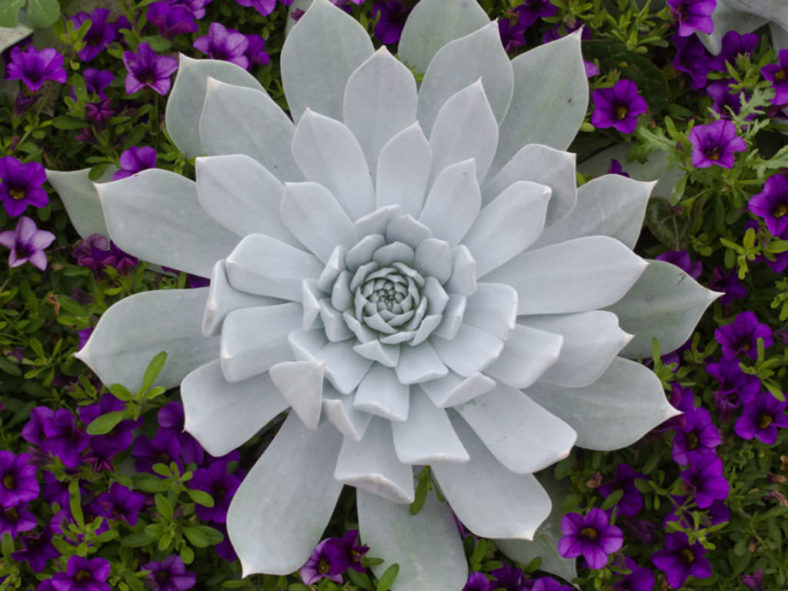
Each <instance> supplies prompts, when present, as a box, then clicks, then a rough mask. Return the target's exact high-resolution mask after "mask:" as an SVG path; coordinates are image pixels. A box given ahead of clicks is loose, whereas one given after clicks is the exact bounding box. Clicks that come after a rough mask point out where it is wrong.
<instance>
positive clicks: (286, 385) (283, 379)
mask: <svg viewBox="0 0 788 591" xmlns="http://www.w3.org/2000/svg"><path fill="white" fill-rule="evenodd" d="M324 370H325V366H324V365H323V364H322V363H320V362H317V361H283V362H281V363H277V364H276V365H274V366H272V367H271V369H269V370H268V375H269V376H270V377H271V381H272V382H273V383H274V386H276V389H277V390H279V393H280V394H281V395H282V397H283V398H284V399H285V400H287V401H288V402H289V403H290V406H292V407H293V411H294V412H295V413H296V414H297V415H298V418H299V419H301V422H302V423H304V425H305V426H306V428H307V429H311V430H313V431H314V430H315V429H317V426H318V424H319V423H320V410H321V407H322V402H323V373H324Z"/></svg>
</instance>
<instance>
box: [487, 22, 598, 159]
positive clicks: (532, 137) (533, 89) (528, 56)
mask: <svg viewBox="0 0 788 591" xmlns="http://www.w3.org/2000/svg"><path fill="white" fill-rule="evenodd" d="M512 67H513V68H514V97H513V98H512V104H511V105H510V106H509V111H508V112H507V113H506V117H505V118H504V120H503V123H501V138H500V142H499V145H498V153H497V154H496V155H495V162H494V163H493V171H497V170H500V169H501V167H502V166H503V165H504V164H506V163H507V162H508V161H509V159H510V158H511V157H512V156H514V154H515V152H517V150H519V149H520V148H521V147H522V146H525V145H527V144H544V145H546V146H550V147H552V148H555V149H557V150H566V148H567V147H568V146H569V144H570V143H571V142H572V140H573V139H574V138H575V135H577V131H578V129H580V124H581V123H582V122H583V118H584V117H585V113H586V108H587V106H588V81H587V79H586V73H585V66H584V65H583V56H582V54H581V52H580V31H577V32H575V33H570V34H569V35H567V36H566V37H562V38H561V39H558V40H557V41H551V42H550V43H545V44H544V45H540V46H539V47H536V48H534V49H531V50H530V51H527V52H525V53H524V54H522V55H520V56H517V57H516V58H515V59H514V60H512Z"/></svg>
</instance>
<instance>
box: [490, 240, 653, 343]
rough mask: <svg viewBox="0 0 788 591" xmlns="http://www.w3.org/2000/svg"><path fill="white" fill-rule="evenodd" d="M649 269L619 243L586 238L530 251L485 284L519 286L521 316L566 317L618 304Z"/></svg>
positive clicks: (518, 310) (503, 268) (503, 266)
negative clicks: (556, 315)
mask: <svg viewBox="0 0 788 591" xmlns="http://www.w3.org/2000/svg"><path fill="white" fill-rule="evenodd" d="M645 268H646V262H645V261H644V260H643V259H641V258H640V257H639V256H637V255H636V254H634V253H633V252H632V251H631V250H630V249H629V248H627V247H626V246H624V245H623V244H622V243H621V242H619V241H618V240H616V239H614V238H609V237H607V236H587V237H584V238H577V239H575V240H568V241H566V242H560V243H558V244H552V245H550V246H545V247H544V248H540V249H537V250H527V251H525V252H523V253H521V254H519V255H517V256H516V257H515V258H513V259H512V260H510V261H509V262H508V263H504V264H503V265H501V266H500V267H498V268H497V269H495V271H493V272H491V273H488V274H487V275H485V277H484V280H485V281H490V282H497V283H508V284H509V285H511V286H512V287H514V288H515V289H516V290H517V294H518V302H517V312H518V313H519V314H561V313H569V312H585V311H588V310H596V309H599V308H603V307H605V306H609V305H611V304H613V303H615V302H617V301H618V300H620V299H621V298H622V297H623V296H624V294H626V293H627V291H629V288H630V287H632V285H633V284H634V283H635V281H636V280H637V278H638V277H640V274H641V273H642V272H643V270H644V269H645ZM625 330H626V329H625Z"/></svg>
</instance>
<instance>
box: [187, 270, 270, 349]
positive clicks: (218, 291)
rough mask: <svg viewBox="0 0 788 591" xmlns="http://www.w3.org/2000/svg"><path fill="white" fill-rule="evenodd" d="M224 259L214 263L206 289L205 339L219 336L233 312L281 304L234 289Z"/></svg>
mask: <svg viewBox="0 0 788 591" xmlns="http://www.w3.org/2000/svg"><path fill="white" fill-rule="evenodd" d="M225 261H226V259H222V260H220V261H216V264H215V265H214V267H213V272H212V273H211V285H210V286H209V288H208V290H209V291H208V301H207V302H206V303H205V312H204V313H203V317H202V333H203V334H204V335H205V336H206V337H207V336H211V335H216V334H219V331H220V330H221V327H222V323H223V322H224V317H225V316H227V314H229V313H230V312H232V311H233V310H239V309H241V308H252V307H254V306H267V305H270V304H275V303H281V302H277V300H275V299H273V298H267V297H261V296H259V295H253V294H251V293H245V292H242V291H238V290H237V289H234V288H233V287H232V286H231V285H230V284H229V283H228V281H227V268H226V265H225Z"/></svg>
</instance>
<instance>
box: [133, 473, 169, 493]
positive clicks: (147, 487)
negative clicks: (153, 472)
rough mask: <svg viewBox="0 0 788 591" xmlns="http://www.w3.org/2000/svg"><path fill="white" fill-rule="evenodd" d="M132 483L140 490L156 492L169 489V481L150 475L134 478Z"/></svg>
mask: <svg viewBox="0 0 788 591" xmlns="http://www.w3.org/2000/svg"><path fill="white" fill-rule="evenodd" d="M134 484H135V485H136V487H137V488H138V489H139V490H141V491H142V492H148V493H157V492H167V491H168V490H170V483H169V482H168V481H166V480H162V479H161V478H154V477H152V476H148V477H143V478H139V479H136V480H135V482H134Z"/></svg>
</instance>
